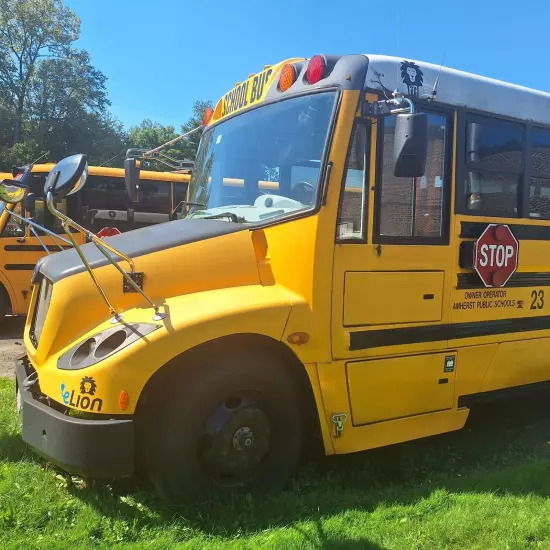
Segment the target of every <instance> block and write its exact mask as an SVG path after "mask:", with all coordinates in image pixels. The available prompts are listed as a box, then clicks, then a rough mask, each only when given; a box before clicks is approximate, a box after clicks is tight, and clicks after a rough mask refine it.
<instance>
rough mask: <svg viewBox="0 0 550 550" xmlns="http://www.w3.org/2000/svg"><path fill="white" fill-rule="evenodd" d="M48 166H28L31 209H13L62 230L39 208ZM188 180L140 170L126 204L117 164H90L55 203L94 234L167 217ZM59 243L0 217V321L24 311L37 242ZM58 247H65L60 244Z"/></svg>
mask: <svg viewBox="0 0 550 550" xmlns="http://www.w3.org/2000/svg"><path fill="white" fill-rule="evenodd" d="M53 167H54V164H51V163H48V164H35V165H34V166H33V168H32V173H33V182H32V189H31V191H32V192H34V195H35V198H36V201H35V203H34V205H35V212H33V213H30V212H23V206H22V205H21V204H18V205H16V207H15V209H14V212H16V213H18V214H20V215H31V217H32V218H33V219H34V220H35V221H36V222H37V223H39V224H41V225H43V226H44V227H45V228H47V229H49V230H50V231H53V232H54V233H62V232H63V231H62V228H61V223H60V222H59V220H57V219H56V218H55V217H54V216H53V215H52V214H51V213H50V212H48V210H47V209H46V210H45V209H44V196H43V189H44V181H45V179H46V176H47V175H48V173H49V172H50V171H51V169H52V168H53ZM12 177H13V176H12V174H11V173H0V181H2V180H4V179H10V180H11V179H12ZM189 179H190V177H189V175H187V174H175V173H170V172H154V171H146V170H143V171H141V184H142V185H141V190H142V193H141V194H140V202H139V203H137V204H132V203H131V202H130V201H129V200H128V196H127V193H126V188H125V185H124V170H123V169H121V168H107V167H103V166H101V167H100V166H90V167H89V169H88V181H87V185H86V188H85V189H84V191H83V192H82V193H78V194H75V195H73V196H70V197H68V198H66V199H63V200H61V201H58V206H59V208H60V209H61V210H62V211H63V212H66V213H68V214H69V215H70V216H71V218H72V219H74V220H76V221H78V222H79V223H81V224H82V225H83V226H84V227H85V228H87V229H89V230H90V231H93V232H95V233H98V232H99V233H100V234H101V232H102V230H103V232H106V233H107V234H110V233H115V232H124V231H129V230H132V229H136V228H139V227H146V226H148V225H151V224H154V223H163V222H167V221H169V218H170V214H171V213H172V212H173V211H174V210H175V208H176V206H177V205H178V203H179V202H180V201H182V200H185V199H186V198H187V187H188V183H189ZM76 238H77V240H78V242H79V243H80V244H83V243H84V236H83V235H82V234H76ZM39 239H41V240H42V243H41V242H40V240H39ZM59 244H60V243H59V241H58V242H57V243H56V242H54V240H53V239H52V238H51V237H50V236H48V235H46V234H45V233H44V232H40V231H38V236H37V235H36V234H34V233H32V231H31V230H30V227H29V226H24V224H22V223H21V222H20V221H19V220H17V219H15V218H13V217H12V218H10V217H9V216H7V215H3V216H0V322H1V321H2V320H3V319H4V317H5V316H6V315H26V313H27V310H28V307H29V299H30V280H31V275H32V272H33V270H34V268H35V266H36V262H37V261H38V260H39V259H40V258H42V257H43V256H45V255H46V251H45V249H44V246H43V245H45V246H47V247H48V249H49V251H50V252H55V251H59ZM61 246H62V247H65V248H70V245H69V246H66V244H63V243H61Z"/></svg>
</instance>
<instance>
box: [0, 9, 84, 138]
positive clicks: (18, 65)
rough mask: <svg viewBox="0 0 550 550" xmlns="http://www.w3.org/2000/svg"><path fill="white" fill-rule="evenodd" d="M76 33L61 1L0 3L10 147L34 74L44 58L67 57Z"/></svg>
mask: <svg viewBox="0 0 550 550" xmlns="http://www.w3.org/2000/svg"><path fill="white" fill-rule="evenodd" d="M79 31H80V19H78V17H77V16H76V14H75V13H74V12H73V11H72V10H71V9H69V8H67V7H65V6H64V5H63V2H62V1H61V0H0V95H2V97H3V98H4V101H6V102H7V103H9V104H11V106H12V108H13V110H14V114H15V116H14V126H13V144H14V145H15V144H17V143H19V142H20V141H21V139H22V128H23V119H24V114H25V107H26V103H27V99H28V94H29V90H30V88H31V85H32V79H33V77H34V75H35V73H36V71H37V70H38V68H39V66H40V65H41V63H42V62H43V61H44V59H46V58H50V59H55V58H71V56H72V55H73V51H72V48H71V45H72V43H73V42H74V41H75V40H76V39H77V38H78V35H79Z"/></svg>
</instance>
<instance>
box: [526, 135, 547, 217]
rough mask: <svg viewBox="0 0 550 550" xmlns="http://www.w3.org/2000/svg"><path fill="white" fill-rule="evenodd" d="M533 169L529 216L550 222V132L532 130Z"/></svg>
mask: <svg viewBox="0 0 550 550" xmlns="http://www.w3.org/2000/svg"><path fill="white" fill-rule="evenodd" d="M531 169H532V178H531V185H530V189H529V216H530V217H531V218H543V219H545V220H548V219H550V130H544V129H542V128H533V129H532V133H531Z"/></svg>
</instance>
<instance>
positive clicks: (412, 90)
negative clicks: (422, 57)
mask: <svg viewBox="0 0 550 550" xmlns="http://www.w3.org/2000/svg"><path fill="white" fill-rule="evenodd" d="M401 80H403V82H404V83H405V84H406V85H407V90H408V94H409V95H415V96H417V95H418V90H419V88H421V87H422V86H423V84H424V73H423V72H422V69H421V68H420V67H419V66H418V65H417V64H416V63H413V62H412V61H401Z"/></svg>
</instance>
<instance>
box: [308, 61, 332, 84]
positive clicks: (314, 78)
mask: <svg viewBox="0 0 550 550" xmlns="http://www.w3.org/2000/svg"><path fill="white" fill-rule="evenodd" d="M326 66H327V64H326V62H325V58H324V57H323V56H322V55H314V56H313V57H312V58H311V59H310V61H309V64H308V66H307V71H306V79H307V81H308V82H309V83H310V84H317V82H319V80H321V78H323V74H324V72H325V68H326Z"/></svg>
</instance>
